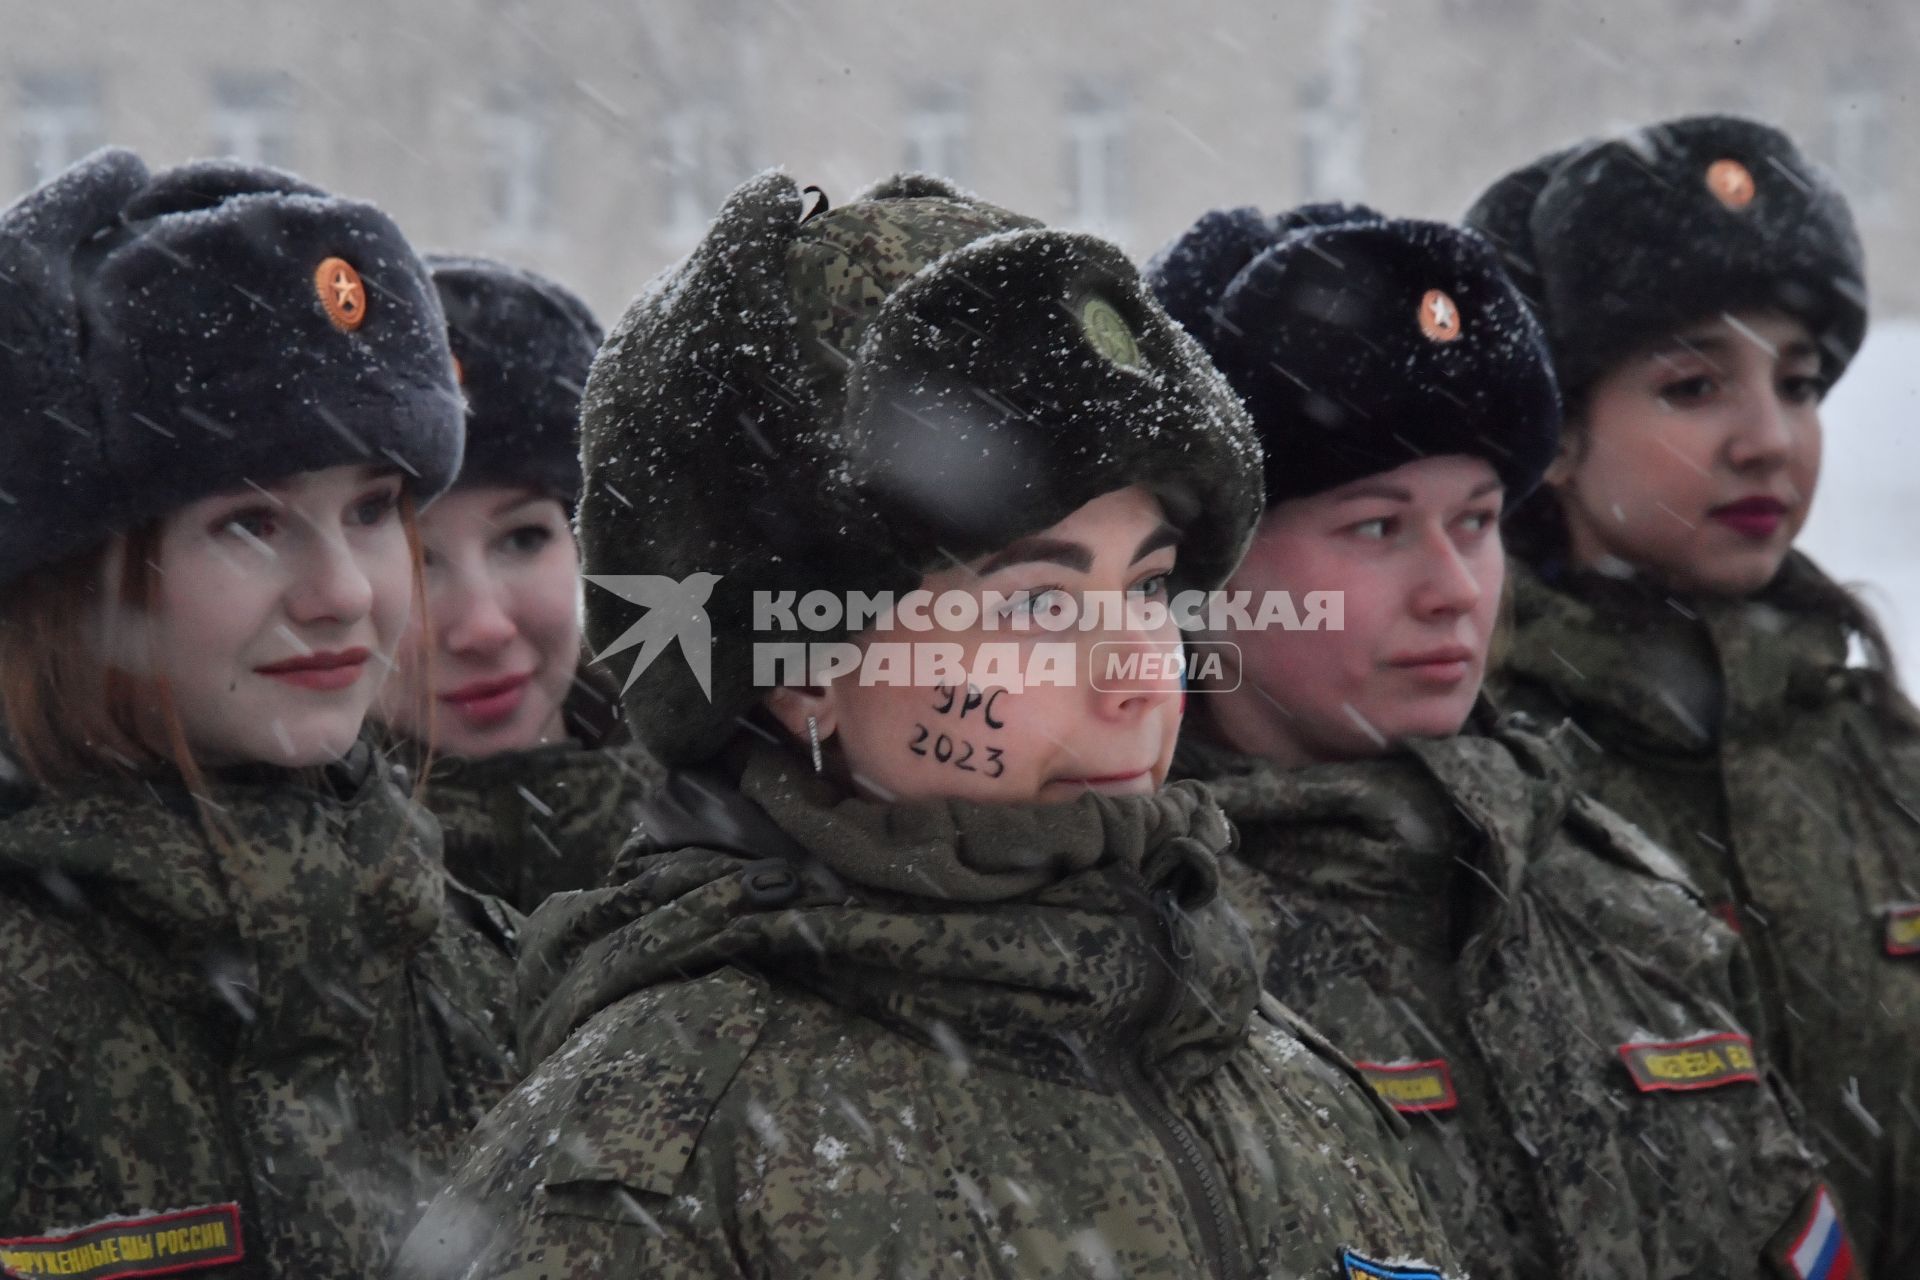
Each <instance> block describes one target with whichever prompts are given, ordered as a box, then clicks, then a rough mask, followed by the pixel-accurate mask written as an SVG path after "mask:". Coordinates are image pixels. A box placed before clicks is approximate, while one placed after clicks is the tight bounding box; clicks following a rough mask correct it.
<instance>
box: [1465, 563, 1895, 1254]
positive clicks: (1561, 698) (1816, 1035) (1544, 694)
mask: <svg viewBox="0 0 1920 1280" xmlns="http://www.w3.org/2000/svg"><path fill="white" fill-rule="evenodd" d="M1823 581H1824V579H1823V578H1822V577H1821V575H1820V571H1819V570H1818V569H1817V568H1816V567H1815V566H1814V565H1813V564H1812V563H1811V562H1809V561H1807V560H1806V559H1805V558H1804V557H1801V556H1798V555H1797V554H1796V555H1795V556H1793V557H1790V558H1789V560H1788V562H1787V564H1786V565H1785V567H1784V568H1783V570H1782V573H1781V575H1780V576H1779V578H1778V579H1776V581H1775V583H1774V584H1773V585H1772V586H1771V587H1769V588H1768V589H1767V590H1766V591H1764V592H1762V593H1760V594H1759V595H1757V596H1755V597H1752V598H1749V599H1730V600H1718V601H1714V600H1685V601H1679V600H1669V599H1668V598H1666V597H1665V596H1663V595H1661V594H1659V593H1657V592H1653V591H1650V590H1648V589H1646V588H1642V587H1639V586H1636V585H1635V584H1632V583H1625V582H1614V581H1607V580H1601V579H1598V578H1596V577H1594V576H1591V575H1580V576H1575V577H1569V578H1567V579H1565V580H1563V581H1562V582H1561V583H1560V584H1559V586H1558V587H1553V588H1550V587H1548V586H1546V585H1545V584H1544V583H1542V582H1541V581H1540V580H1539V579H1538V578H1536V577H1534V576H1532V575H1531V574H1526V573H1521V574H1520V576H1519V577H1518V579H1517V581H1516V584H1515V585H1516V588H1517V591H1516V597H1515V604H1516V613H1515V621H1516V626H1515V631H1514V638H1513V640H1514V642H1513V647H1512V652H1511V654H1510V655H1509V657H1508V661H1507V666H1506V668H1505V670H1504V671H1502V672H1500V673H1499V674H1498V675H1497V676H1496V678H1495V681H1494V683H1493V685H1492V686H1491V689H1492V691H1493V693H1494V694H1495V695H1496V696H1497V697H1498V698H1499V699H1500V700H1501V701H1502V702H1503V703H1504V704H1505V705H1507V706H1510V707H1514V708H1517V709H1523V710H1529V711H1532V712H1533V713H1535V714H1536V715H1537V716H1539V717H1541V718H1542V719H1546V718H1549V717H1552V718H1555V719H1557V718H1560V717H1566V716H1570V717H1571V718H1572V720H1573V723H1574V724H1575V725H1576V726H1577V728H1578V729H1579V735H1578V740H1579V741H1580V743H1581V746H1580V748H1579V750H1578V751H1577V755H1576V759H1577V762H1578V764H1579V767H1580V769H1581V773H1582V777H1583V782H1584V785H1586V786H1587V787H1588V788H1590V789H1591V790H1592V792H1593V793H1594V795H1595V796H1596V797H1597V798H1598V799H1600V800H1602V801H1604V802H1605V803H1606V804H1607V805H1608V806H1610V807H1611V808H1613V809H1615V810H1617V811H1618V812H1619V813H1620V814H1622V815H1623V816H1625V817H1627V818H1629V819H1631V820H1632V821H1633V822H1635V823H1637V824H1639V825H1640V826H1641V827H1643V828H1645V830H1646V831H1647V832H1648V833H1649V834H1650V835H1651V836H1653V838H1654V839H1656V840H1658V841H1659V842H1660V843H1662V844H1663V845H1665V846H1666V847H1667V848H1669V849H1671V850H1672V851H1673V852H1674V854H1675V855H1676V856H1677V857H1678V858H1679V859H1680V861H1681V862H1682V863H1683V864H1684V865H1685V866H1686V868H1687V870H1688V873H1689V874H1690V875H1691V876H1692V878H1693V879H1694V880H1695V882H1696V883H1698V884H1699V885H1700V886H1701V888H1702V889H1703V890H1704V891H1705V893H1706V894H1707V895H1708V898H1709V901H1710V902H1711V903H1713V904H1714V905H1715V906H1716V908H1717V909H1718V910H1720V911H1722V912H1723V913H1725V914H1726V915H1727V917H1728V918H1729V919H1731V920H1734V921H1736V922H1737V924H1738V926H1739V928H1740V930H1741V932H1742V934H1743V935H1744V938H1745V941H1746V942H1747V944H1748V946H1749V948H1750V949H1751V951H1752V954H1753V957H1754V961H1755V969H1756V973H1757V977H1758V983H1759V992H1760V995H1761V998H1762V1000H1763V1003H1764V1005H1765V1008H1766V1011H1767V1024H1768V1031H1769V1043H1768V1047H1769V1050H1770V1052H1769V1055H1768V1056H1769V1057H1770V1058H1771V1060H1772V1061H1773V1062H1774V1063H1775V1064H1776V1065H1777V1066H1778V1067H1779V1068H1780V1069H1781V1071H1782V1072H1783V1074H1784V1075H1785V1077H1786V1079H1787V1082H1788V1083H1789V1084H1790V1085H1791V1086H1792V1088H1793V1090H1794V1091H1795V1092H1796V1093H1797V1094H1798V1096H1799V1100H1800V1102H1801V1104H1802V1106H1803V1107H1804V1108H1805V1110H1806V1114H1807V1120H1808V1126H1807V1131H1808V1134H1809V1136H1810V1137H1812V1138H1813V1139H1814V1141H1815V1142H1816V1144H1817V1145H1818V1146H1819V1147H1820V1148H1821V1149H1822V1150H1823V1152H1824V1154H1826V1155H1827V1156H1828V1158H1829V1161H1830V1164H1829V1169H1828V1176H1829V1178H1830V1179H1831V1181H1832V1182H1833V1183H1834V1184H1835V1186H1836V1187H1837V1188H1838V1190H1839V1191H1840V1193H1841V1197H1842V1199H1843V1201H1844V1202H1845V1204H1846V1206H1847V1210H1848V1215H1849V1219H1850V1221H1851V1223H1852V1224H1853V1228H1854V1231H1855V1233H1856V1235H1857V1236H1858V1237H1860V1238H1861V1240H1862V1243H1863V1245H1865V1246H1866V1247H1867V1248H1868V1249H1869V1250H1870V1251H1871V1256H1873V1257H1875V1258H1877V1259H1878V1270H1879V1271H1880V1272H1881V1273H1882V1274H1884V1275H1920V1245H1917V1244H1916V1237H1917V1236H1920V1105H1917V1104H1920V1090H1917V1089H1916V1086H1917V1085H1920V1081H1917V1080H1916V1074H1917V1073H1920V952H1908V953H1898V954H1896V952H1898V951H1899V946H1898V943H1897V939H1898V938H1899V937H1900V936H1902V935H1901V932H1900V931H1901V929H1902V920H1903V916H1902V914H1901V911H1902V907H1903V905H1904V904H1912V903H1916V902H1920V743H1916V742H1915V741H1914V739H1913V737H1912V736H1911V735H1910V734H1908V733H1905V732H1902V731H1900V730H1899V729H1898V728H1897V727H1896V726H1894V725H1893V724H1892V723H1890V722H1889V720H1888V719H1887V718H1886V717H1883V716H1881V715H1878V714H1876V713H1875V712H1873V711H1872V710H1870V709H1869V707H1868V706H1867V704H1866V701H1865V698H1864V697H1863V693H1862V690H1863V686H1864V682H1865V680H1866V676H1865V673H1863V672H1861V671H1857V670H1850V669H1848V667H1847V665H1846V663H1847V643H1848V637H1847V634H1846V632H1845V629H1844V628H1843V626H1842V625H1841V623H1840V622H1839V621H1838V620H1837V619H1836V618H1833V617H1829V616H1825V615H1824V614H1823V613H1822V612H1821V611H1820V610H1819V609H1817V608H1807V607H1804V606H1803V605H1800V604H1799V603H1797V602H1798V601H1801V600H1804V599H1805V598H1806V596H1807V594H1808V591H1809V589H1810V588H1813V587H1817V586H1818V585H1819V584H1821V583H1822V582H1823Z"/></svg>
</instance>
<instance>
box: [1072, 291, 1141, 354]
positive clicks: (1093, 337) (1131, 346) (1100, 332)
mask: <svg viewBox="0 0 1920 1280" xmlns="http://www.w3.org/2000/svg"><path fill="white" fill-rule="evenodd" d="M1078 309H1079V312H1080V329H1081V332H1083V333H1085V334H1086V335H1087V341H1088V342H1090V343H1092V344H1093V349H1094V350H1095V351H1098V352H1099V353H1100V354H1101V355H1103V356H1105V357H1106V358H1107V359H1109V360H1111V361H1113V362H1114V363H1115V364H1117V365H1121V366H1124V367H1128V368H1131V367H1132V366H1134V365H1137V364H1139V363H1140V344H1139V343H1138V342H1135V341H1134V338H1133V330H1132V329H1129V328H1128V327H1127V322H1126V318H1125V317H1123V316H1122V315H1121V314H1120V312H1119V309H1118V308H1116V307H1115V306H1114V305H1113V304H1112V303H1111V302H1108V301H1107V300H1106V299H1105V298H1101V297H1097V296H1089V297H1085V298H1082V299H1081V300H1080V306H1079V308H1078Z"/></svg>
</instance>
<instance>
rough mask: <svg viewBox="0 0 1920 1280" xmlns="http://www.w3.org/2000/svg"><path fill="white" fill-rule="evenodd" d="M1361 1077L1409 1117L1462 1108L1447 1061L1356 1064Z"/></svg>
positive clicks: (1390, 1104) (1394, 1107)
mask: <svg viewBox="0 0 1920 1280" xmlns="http://www.w3.org/2000/svg"><path fill="white" fill-rule="evenodd" d="M1353 1065H1354V1066H1356V1067H1358V1068H1360V1074H1361V1075H1363V1076H1365V1077H1366V1078H1367V1083H1368V1084H1370V1085H1372V1086H1373V1091H1374V1092H1375V1093H1377V1094H1379V1095H1380V1096H1381V1097H1382V1098H1384V1099H1386V1103H1387V1105H1388V1106H1390V1107H1392V1108H1393V1109H1394V1110H1395V1111H1398V1112H1401V1113H1402V1114H1405V1115H1417V1114H1420V1113H1423V1112H1430V1111H1451V1110H1453V1109H1454V1108H1455V1107H1457V1106H1459V1105H1460V1098H1459V1096H1458V1095H1457V1094H1455V1093H1454V1091H1453V1072H1452V1071H1450V1070H1449V1069H1448V1068H1447V1060H1446V1059H1445V1058H1433V1059H1431V1060H1429V1061H1426V1062H1356V1063H1354V1064H1353Z"/></svg>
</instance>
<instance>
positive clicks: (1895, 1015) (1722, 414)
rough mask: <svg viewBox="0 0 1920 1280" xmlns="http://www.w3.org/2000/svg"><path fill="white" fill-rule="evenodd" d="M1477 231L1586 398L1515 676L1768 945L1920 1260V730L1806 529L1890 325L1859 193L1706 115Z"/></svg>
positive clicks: (1516, 181)
mask: <svg viewBox="0 0 1920 1280" xmlns="http://www.w3.org/2000/svg"><path fill="white" fill-rule="evenodd" d="M1468 218H1469V221H1470V222H1472V223H1473V224H1474V225H1476V226H1479V227H1481V228H1482V229H1484V230H1485V231H1486V233H1487V234H1488V236H1489V237H1490V238H1491V239H1493V240H1494V241H1495V243H1496V244H1498V245H1499V246H1500V248H1501V250H1502V251H1503V253H1504V255H1505V256H1506V259H1507V261H1508V263H1509V265H1510V267H1511V269H1512V271H1513V272H1514V276H1515V279H1516V281H1517V283H1519V284H1520V286H1521V288H1522V290H1523V291H1524V292H1525V293H1526V294H1527V295H1528V297H1529V300H1530V301H1531V302H1532V303H1533V305H1534V306H1535V308H1536V310H1537V312H1538V314H1539V315H1540V317H1541V319H1542V321H1543V323H1544V325H1545V328H1546V331H1547V335H1548V339H1549V342H1550V345H1551V347H1552V352H1553V359H1554V363H1555V366H1556V368H1557V370H1558V372H1559V375H1560V379H1561V383H1562V387H1563V389H1564V392H1565V396H1566V403H1567V407H1568V414H1569V420H1568V421H1569V427H1568V431H1567V434H1566V439H1565V442H1564V445H1563V448H1562V450H1561V453H1560V456H1559V457H1558V459H1557V460H1556V461H1555V463H1554V466H1553V469H1552V470H1551V471H1549V472H1548V475H1547V485H1546V487H1545V488H1544V489H1543V490H1542V492H1541V494H1540V495H1539V497H1538V498H1537V500H1536V501H1535V502H1533V503H1531V504H1529V505H1528V507H1527V508H1524V509H1522V510H1521V511H1519V512H1517V513H1516V517H1515V522H1514V531H1513V536H1514V541H1515V546H1516V549H1517V552H1518V558H1519V559H1520V560H1521V561H1522V567H1521V569H1520V571H1519V572H1518V574H1517V577H1516V584H1515V585H1516V611H1515V623H1516V625H1515V631H1514V637H1513V646H1512V650H1511V653H1510V654H1509V656H1508V659H1507V662H1506V665H1505V670H1504V672H1502V673H1501V674H1500V675H1499V677H1498V678H1497V680H1496V683H1495V685H1494V691H1495V693H1496V695H1497V696H1498V697H1499V698H1500V699H1501V700H1502V701H1503V702H1504V703H1506V704H1509V705H1512V706H1515V707H1520V708H1524V709H1530V710H1532V711H1534V712H1535V713H1536V714H1539V715H1542V716H1552V717H1554V718H1559V717H1562V716H1566V717H1570V718H1571V719H1572V721H1573V722H1574V724H1575V725H1577V726H1578V729H1579V737H1580V740H1581V742H1582V743H1583V745H1584V747H1585V749H1584V750H1583V751H1582V752H1581V753H1580V763H1581V766H1582V769H1583V774H1584V778H1585V781H1586V784H1587V785H1588V786H1589V787H1591V789H1592V790H1593V791H1594V793H1595V794H1596V795H1597V796H1598V797H1599V798H1600V799H1602V800H1604V801H1605V802H1606V803H1608V804H1609V805H1611V806H1612V807H1614V808H1615V809H1617V810H1618V811H1619V812H1620V813H1622V814H1623V815H1625V816H1626V817H1628V818H1630V819H1632V820H1633V821H1634V822H1636V823H1638V824H1640V825H1641V826H1642V827H1644V828H1645V829H1646V830H1647V831H1648V832H1650V833H1651V834H1653V835H1654V836H1655V837H1656V838H1657V839H1659V840H1660V841H1661V842H1662V843H1663V844H1665V845H1666V846H1667V847H1669V848H1670V849H1672V850H1673V852H1674V853H1675V854H1676V855H1677V856H1678V857H1679V859H1680V860H1681V862H1682V863H1684V864H1685V865H1686V867H1687V869H1688V872H1689V874H1690V875H1691V877H1692V878H1693V880H1694V882H1695V883H1696V884H1698V885H1699V886H1700V887H1701V888H1702V889H1703V890H1705V891H1706V893H1707V894H1708V895H1709V897H1710V899H1711V900H1712V902H1713V903H1714V905H1715V908H1716V909H1717V910H1718V911H1719V912H1721V913H1722V914H1723V915H1724V916H1725V918H1726V919H1727V920H1728V921H1729V922H1730V923H1732V924H1733V926H1734V927H1735V928H1737V929H1738V930H1740V932H1741V933H1742V934H1743V935H1744V936H1745V939H1746V942H1747V944H1748V946H1749V948H1750V950H1751V951H1752V953H1753V956H1754V959H1755V961H1756V969H1757V973H1758V980H1759V988H1760V994H1761V996H1762V997H1763V1000H1764V1003H1765V1006H1766V1011H1767V1024H1768V1032H1769V1037H1770V1043H1769V1048H1770V1050H1771V1054H1770V1056H1771V1058H1772V1060H1773V1061H1774V1062H1776V1063H1777V1064H1779V1066H1780V1068H1781V1069H1782V1071H1783V1072H1784V1073H1785V1075H1786V1077H1787V1079H1788V1081H1789V1082H1790V1083H1791V1084H1792V1086H1793V1088H1794V1090H1795V1091H1796V1092H1797V1093H1798V1095H1799V1098H1800V1101H1801V1103H1802V1104H1803V1105H1804V1107H1805V1108H1806V1112H1807V1117H1808V1130H1809V1133H1810V1135H1811V1136H1812V1137H1813V1138H1814V1139H1815V1140H1816V1142H1817V1143H1818V1145H1819V1146H1820V1147H1821V1148H1823V1150H1824V1152H1825V1154H1826V1155H1827V1156H1828V1158H1829V1161H1830V1176H1831V1177H1832V1179H1833V1181H1834V1182H1835V1184H1836V1185H1837V1186H1838V1187H1839V1188H1840V1190H1841V1192H1842V1198H1843V1199H1844V1200H1845V1202H1846V1204H1847V1208H1848V1213H1849V1216H1850V1218H1851V1219H1852V1221H1853V1222H1854V1224H1855V1228H1856V1230H1857V1231H1859V1233H1860V1234H1861V1236H1862V1237H1863V1239H1862V1244H1863V1245H1868V1246H1869V1248H1870V1249H1871V1252H1872V1255H1873V1256H1875V1257H1877V1258H1879V1259H1880V1260H1881V1264H1880V1267H1879V1269H1880V1270H1881V1271H1882V1272H1883V1273H1885V1274H1890V1275H1912V1274H1916V1273H1917V1272H1920V1252H1917V1251H1916V1241H1917V1240H1920V1090H1917V1089H1916V1079H1915V1074H1914V1073H1915V1070H1916V1067H1917V1066H1920V905H1916V904H1920V738H1917V737H1916V719H1915V716H1914V713H1913V710H1912V708H1911V707H1910V705H1909V704H1908V702H1907V700H1906V699H1905V698H1904V697H1903V696H1902V694H1901V693H1900V691H1899V688H1898V686H1897V684H1896V681H1895V679H1894V674H1893V670H1892V664H1891V661H1890V660H1889V657H1888V653H1887V647H1886V643H1885V641H1884V639H1883V638H1882V636H1881V633H1880V629H1879V627H1878V626H1877V625H1876V624H1875V622H1874V620H1873V618H1872V616H1871V615H1870V614H1869V613H1868V611H1867V610H1866V608H1865V607H1864V606H1863V605H1861V604H1860V603H1859V602H1858V601H1856V600H1855V599H1854V598H1853V597H1852V596H1851V595H1850V594H1849V593H1848V592H1846V591H1845V590H1844V589H1842V588H1841V587H1839V586H1838V585H1837V584H1836V583H1834V582H1833V580H1832V579H1830V578H1828V577H1827V576H1826V575H1825V574H1824V573H1822V572H1821V570H1820V569H1819V568H1818V566H1816V565H1815V564H1814V563H1813V562H1812V561H1811V560H1809V559H1808V558H1807V557H1806V556H1805V555H1803V554H1801V553H1800V552H1798V551H1796V550H1794V547H1793V542H1794V538H1795V535H1796V534H1797V533H1798V532H1799V530H1800V528H1801V525H1802V524H1803V523H1804V521H1805V520H1806V517H1807V513H1808V510H1809V507H1810V504H1811V502H1812V500H1813V495H1814V490H1815V486H1816V483H1817V481H1818V477H1819V464H1820V451H1821V424H1820V400H1821V396H1822V395H1823V393H1824V392H1825V390H1826V388H1827V387H1829V386H1830V385H1832V383H1833V381H1834V380H1835V379H1836V378H1838V377H1839V376H1840V375H1841V374H1842V372H1843V371H1844V370H1845V369H1846V367H1847V363H1848V361H1849V359H1850V358H1851V357H1852V355H1853V353H1854V351H1855V349H1856V348H1857V347H1858V346H1859V344H1860V341H1861V338H1862V336H1863V335H1864V333H1865V329H1866V321H1867V316H1866V293H1865V286H1864V268H1863V263H1862V260H1861V252H1860V243H1859V240H1858V238H1857V236H1856V235H1855V232H1854V228H1853V222H1852V219H1851V217H1850V216H1849V213H1848V210H1847V205H1846V201H1845V200H1844V198H1843V197H1842V196H1841V195H1840V193H1839V192H1838V191H1837V190H1836V189H1835V188H1834V187H1833V186H1832V184H1831V183H1830V181H1829V180H1828V179H1827V177H1826V176H1825V175H1824V174H1823V173H1821V172H1820V171H1819V170H1817V169H1816V168H1815V167H1814V166H1812V165H1811V164H1809V163H1808V162H1807V161H1806V160H1805V159H1804V158H1803V157H1802V156H1801V155H1800V153H1799V152H1798V150H1796V149H1795V147H1794V145H1793V143H1792V142H1790V141H1789V140H1788V139H1787V138H1785V137H1784V136H1782V135H1781V134H1780V133H1778V132H1776V131H1775V130H1773V129H1771V128H1768V127H1766V126H1764V125H1760V124H1756V123H1753V122H1750V121H1745V120H1737V119H1729V118H1725V117H1703V118H1696V119H1687V120H1678V121H1672V122H1669V123H1666V124H1661V125H1655V126H1652V127H1650V128H1647V129H1644V130H1640V131H1637V132H1635V133H1634V134H1632V135H1630V136H1628V137H1624V138H1620V139H1616V140H1609V141H1597V142H1592V143H1589V144H1585V145H1582V146H1577V147H1572V148H1569V149H1567V150H1565V151H1562V152H1559V153H1556V154H1554V155H1552V156H1549V157H1546V158H1544V159H1542V160H1540V161H1539V162H1537V163H1535V164H1533V165H1530V166H1528V167H1527V168H1525V169H1523V170H1520V171H1519V172H1517V173H1514V174H1512V175H1510V176H1509V177H1507V178H1504V179H1502V180H1501V181H1500V182H1499V183H1497V184H1495V186H1494V187H1493V188H1492V189H1491V190H1489V191H1488V192H1487V193H1486V195H1485V196H1483V197H1482V198H1481V200H1480V202H1479V203H1478V204H1477V205H1476V206H1475V208H1474V209H1473V211H1472V212H1471V213H1470V214H1469V215H1468ZM1856 654H1857V655H1858V656H1857V657H1856V656H1855V655H1856ZM1869 1241H1871V1242H1872V1243H1871V1244H1870V1245H1869Z"/></svg>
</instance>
